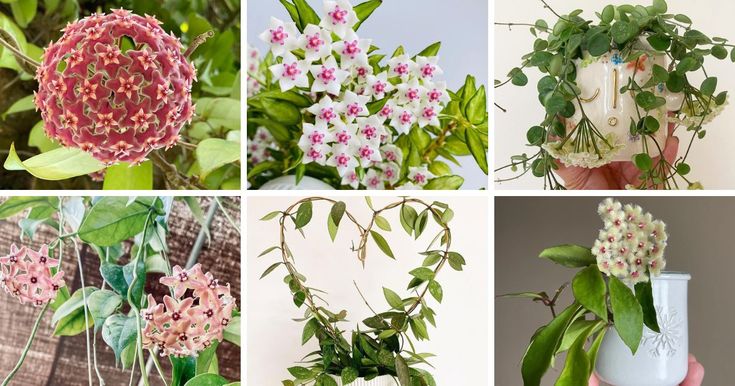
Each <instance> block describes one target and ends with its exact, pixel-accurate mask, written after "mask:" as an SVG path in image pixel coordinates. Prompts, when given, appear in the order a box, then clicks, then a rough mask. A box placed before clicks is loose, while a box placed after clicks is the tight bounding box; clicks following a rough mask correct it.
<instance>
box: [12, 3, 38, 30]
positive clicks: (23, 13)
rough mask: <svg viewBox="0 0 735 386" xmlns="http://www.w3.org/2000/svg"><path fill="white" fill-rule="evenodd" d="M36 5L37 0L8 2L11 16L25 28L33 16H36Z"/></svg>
mask: <svg viewBox="0 0 735 386" xmlns="http://www.w3.org/2000/svg"><path fill="white" fill-rule="evenodd" d="M37 7H38V0H20V1H16V2H13V3H10V10H11V11H12V12H13V18H14V19H15V21H16V22H17V23H18V25H19V26H20V27H21V28H26V27H27V26H28V24H29V23H30V22H31V21H32V20H33V18H34V17H36V8H37Z"/></svg>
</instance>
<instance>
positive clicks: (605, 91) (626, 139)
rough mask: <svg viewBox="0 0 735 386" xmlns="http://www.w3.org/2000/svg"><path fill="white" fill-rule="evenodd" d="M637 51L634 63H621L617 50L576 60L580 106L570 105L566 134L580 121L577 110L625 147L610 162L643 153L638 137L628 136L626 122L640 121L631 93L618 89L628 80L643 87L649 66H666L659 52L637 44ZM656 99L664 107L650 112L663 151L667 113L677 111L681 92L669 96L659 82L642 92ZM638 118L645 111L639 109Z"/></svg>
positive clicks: (577, 104) (652, 145) (681, 99)
mask: <svg viewBox="0 0 735 386" xmlns="http://www.w3.org/2000/svg"><path fill="white" fill-rule="evenodd" d="M637 44H638V48H639V49H640V50H643V51H645V52H646V54H644V55H643V56H641V57H640V58H638V60H637V61H636V60H633V61H631V62H625V61H624V60H625V58H624V57H623V56H622V55H621V53H620V51H618V50H612V51H610V52H608V53H606V54H604V55H602V56H599V57H594V58H593V57H589V58H586V59H578V60H577V61H576V62H575V65H576V67H577V85H578V86H579V88H580V89H581V93H580V94H579V97H580V100H581V101H582V103H581V108H580V103H578V102H577V101H575V102H574V105H575V106H574V107H575V113H574V115H573V116H572V117H571V118H570V119H567V121H566V128H567V133H569V132H571V130H572V129H574V127H575V126H576V125H577V123H578V122H579V120H580V119H581V118H582V112H581V109H584V112H585V114H586V115H587V117H588V118H589V119H590V121H591V122H592V123H593V124H594V125H595V127H596V128H597V130H599V131H600V133H601V134H602V135H603V136H607V135H608V134H609V133H612V134H614V136H615V138H616V139H617V142H618V143H620V144H623V145H625V146H624V147H623V148H622V149H621V150H619V151H618V152H617V153H616V154H615V155H614V156H613V158H612V161H631V160H632V158H633V156H634V155H636V154H639V153H643V152H644V147H643V140H642V138H641V136H639V135H638V136H632V135H630V120H631V118H632V119H633V121H634V122H638V121H639V120H640V118H639V115H638V110H636V102H635V96H634V95H635V94H634V93H633V92H631V91H628V92H626V93H624V94H621V93H620V88H621V87H624V86H625V85H627V84H628V80H629V79H631V78H634V79H635V81H636V82H637V83H638V84H639V85H641V86H642V85H644V84H645V83H646V82H648V81H649V80H650V79H651V77H652V72H653V70H652V69H653V65H654V64H657V65H659V66H662V67H664V68H667V66H668V58H667V57H666V56H665V55H663V54H662V53H657V52H655V51H654V50H653V49H652V48H651V47H650V45H648V43H647V42H645V41H641V42H639V43H637ZM646 90H647V91H651V92H653V93H654V94H655V95H656V96H660V97H664V98H666V105H664V106H662V107H659V108H658V109H656V110H652V111H650V115H651V116H653V117H655V118H656V119H657V120H658V121H659V124H660V127H659V130H658V131H657V132H656V134H655V138H656V141H657V142H658V143H659V145H660V146H661V147H662V148H663V144H664V142H665V141H666V136H667V132H668V122H669V120H668V112H669V111H675V110H678V109H679V108H680V107H681V104H682V101H683V95H682V94H681V93H671V92H669V91H668V90H667V89H666V86H665V85H664V84H663V83H661V84H657V85H654V86H653V87H651V88H648V89H646ZM640 112H641V114H642V115H644V114H645V111H644V110H642V109H640ZM648 146H649V149H651V150H650V152H651V154H653V155H655V151H657V150H655V149H656V145H655V144H654V143H653V142H652V141H650V140H649V141H648Z"/></svg>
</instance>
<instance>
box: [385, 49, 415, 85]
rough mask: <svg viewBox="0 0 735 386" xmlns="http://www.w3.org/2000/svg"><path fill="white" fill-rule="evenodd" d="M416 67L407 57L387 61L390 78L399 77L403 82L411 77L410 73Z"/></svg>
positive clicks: (402, 56) (401, 56)
mask: <svg viewBox="0 0 735 386" xmlns="http://www.w3.org/2000/svg"><path fill="white" fill-rule="evenodd" d="M415 67H416V63H414V62H413V60H411V58H409V57H408V55H405V54H404V55H400V56H397V57H395V58H391V59H390V60H389V61H388V68H389V71H390V76H391V77H394V76H397V77H400V78H401V79H403V80H407V79H408V77H409V76H410V75H411V71H413V69H414V68H415Z"/></svg>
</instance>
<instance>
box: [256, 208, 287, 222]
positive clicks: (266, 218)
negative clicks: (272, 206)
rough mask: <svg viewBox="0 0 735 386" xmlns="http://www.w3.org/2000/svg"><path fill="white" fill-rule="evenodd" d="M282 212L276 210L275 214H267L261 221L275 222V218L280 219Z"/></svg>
mask: <svg viewBox="0 0 735 386" xmlns="http://www.w3.org/2000/svg"><path fill="white" fill-rule="evenodd" d="M281 213H282V212H281V211H280V210H274V211H273V212H270V213H268V214H266V215H265V216H263V217H261V218H260V221H268V220H273V219H274V218H276V217H278V215H280V214H281Z"/></svg>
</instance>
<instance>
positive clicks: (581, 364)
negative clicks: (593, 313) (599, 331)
mask: <svg viewBox="0 0 735 386" xmlns="http://www.w3.org/2000/svg"><path fill="white" fill-rule="evenodd" d="M595 326H596V325H593V326H590V327H588V328H587V330H585V331H584V332H583V333H582V334H580V335H579V336H578V337H577V339H576V340H575V341H574V344H572V347H570V348H569V352H568V353H567V358H566V362H565V363H564V369H563V370H562V371H561V375H559V379H558V380H557V381H556V386H587V385H588V384H589V379H590V372H591V371H592V364H591V363H590V360H589V357H588V356H587V353H585V352H584V343H585V341H586V340H587V337H589V335H590V333H591V332H592V329H593V328H595Z"/></svg>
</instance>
